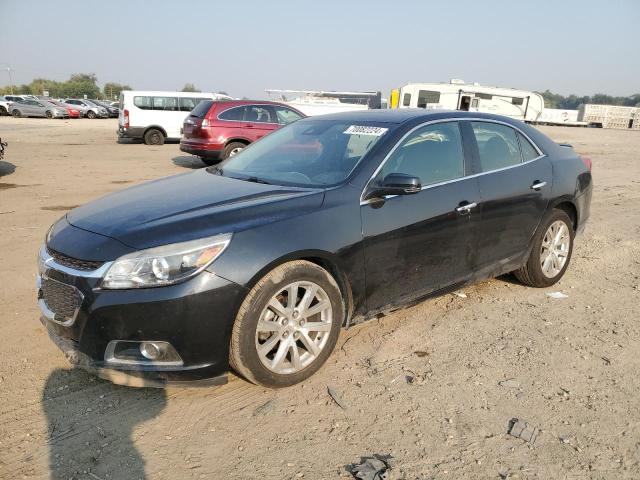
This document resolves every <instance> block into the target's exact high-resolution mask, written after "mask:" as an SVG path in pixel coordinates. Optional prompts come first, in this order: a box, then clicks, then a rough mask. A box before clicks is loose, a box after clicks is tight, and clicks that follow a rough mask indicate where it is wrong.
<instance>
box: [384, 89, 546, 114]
mask: <svg viewBox="0 0 640 480" xmlns="http://www.w3.org/2000/svg"><path fill="white" fill-rule="evenodd" d="M390 103H391V105H390V106H391V108H426V109H443V110H465V111H469V112H486V113H495V114H498V115H505V116H507V117H511V118H515V119H518V120H524V121H526V122H535V121H536V120H538V118H539V117H540V115H541V114H542V110H543V109H544V99H543V98H542V95H540V94H539V93H535V92H530V91H527V90H516V89H514V88H503V87H487V86H483V85H479V84H477V83H465V82H464V81H463V80H456V79H453V80H451V81H450V82H449V83H408V84H406V85H404V86H403V87H401V88H400V89H398V90H395V91H392V92H391V102H390Z"/></svg>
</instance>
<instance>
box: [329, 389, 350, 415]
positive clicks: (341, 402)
mask: <svg viewBox="0 0 640 480" xmlns="http://www.w3.org/2000/svg"><path fill="white" fill-rule="evenodd" d="M327 392H329V395H330V396H331V398H333V401H334V402H336V404H337V405H338V406H339V407H340V408H341V409H343V410H346V409H347V404H346V403H344V400H342V397H341V396H340V395H339V394H338V392H336V391H335V390H334V389H333V388H331V387H329V386H327Z"/></svg>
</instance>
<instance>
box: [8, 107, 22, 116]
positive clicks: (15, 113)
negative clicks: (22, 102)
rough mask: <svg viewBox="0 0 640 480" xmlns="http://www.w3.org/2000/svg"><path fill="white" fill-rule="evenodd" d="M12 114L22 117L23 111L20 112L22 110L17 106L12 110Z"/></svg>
mask: <svg viewBox="0 0 640 480" xmlns="http://www.w3.org/2000/svg"><path fill="white" fill-rule="evenodd" d="M11 115H13V116H14V117H15V118H20V117H21V116H22V113H20V110H18V109H17V108H16V109H15V110H14V111H13V112H11Z"/></svg>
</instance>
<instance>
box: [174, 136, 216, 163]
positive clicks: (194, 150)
mask: <svg viewBox="0 0 640 480" xmlns="http://www.w3.org/2000/svg"><path fill="white" fill-rule="evenodd" d="M180 150H181V151H183V152H186V153H190V154H191V155H197V156H198V157H204V158H209V159H212V160H220V159H221V158H222V152H223V151H224V145H216V144H206V143H195V142H188V141H185V140H182V141H180Z"/></svg>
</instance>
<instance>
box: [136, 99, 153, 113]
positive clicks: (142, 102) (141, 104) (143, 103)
mask: <svg viewBox="0 0 640 480" xmlns="http://www.w3.org/2000/svg"><path fill="white" fill-rule="evenodd" d="M133 104H134V105H135V106H136V107H138V108H139V109H141V110H151V97H133Z"/></svg>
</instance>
